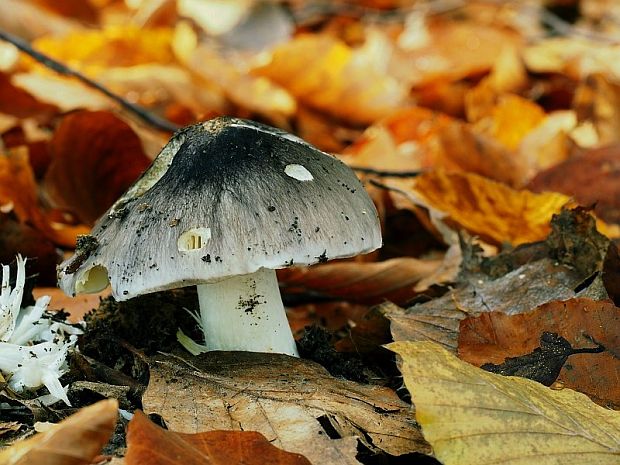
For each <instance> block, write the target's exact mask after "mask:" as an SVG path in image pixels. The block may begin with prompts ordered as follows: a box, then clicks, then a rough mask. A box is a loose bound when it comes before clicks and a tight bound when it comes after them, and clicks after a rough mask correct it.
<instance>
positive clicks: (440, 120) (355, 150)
mask: <svg viewBox="0 0 620 465" xmlns="http://www.w3.org/2000/svg"><path fill="white" fill-rule="evenodd" d="M451 124H454V120H453V119H452V118H450V117H449V116H446V115H443V114H441V113H437V112H434V111H431V110H428V109H426V108H421V107H413V108H408V109H406V110H401V111H398V112H395V113H394V114H393V115H391V116H389V117H387V118H384V119H382V120H381V121H379V122H378V123H377V124H375V125H373V126H371V127H370V128H368V129H367V130H366V131H365V132H364V134H362V136H361V137H360V138H359V139H358V140H357V141H356V142H355V143H354V144H353V145H351V146H350V147H348V148H347V149H346V150H345V151H344V154H345V160H346V161H347V162H349V163H351V164H354V165H355V166H361V167H366V168H374V169H378V170H388V171H389V170H393V171H412V170H418V169H420V168H422V167H424V166H426V165H427V163H428V160H432V159H433V158H435V157H436V156H435V155H434V154H435V152H437V151H439V150H441V146H440V144H439V143H438V141H437V137H438V134H440V133H441V132H442V131H443V130H444V129H445V128H446V127H447V126H449V125H451Z"/></svg>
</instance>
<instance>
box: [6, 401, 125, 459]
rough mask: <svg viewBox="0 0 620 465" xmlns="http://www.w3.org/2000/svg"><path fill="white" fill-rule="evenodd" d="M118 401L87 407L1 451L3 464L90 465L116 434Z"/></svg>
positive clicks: (101, 402) (103, 402)
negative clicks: (114, 433) (48, 428)
mask: <svg viewBox="0 0 620 465" xmlns="http://www.w3.org/2000/svg"><path fill="white" fill-rule="evenodd" d="M117 417H118V403H117V401H116V400H115V399H108V400H102V401H100V402H97V403H96V404H94V405H91V406H89V407H85V408H83V409H81V410H80V411H78V412H77V413H76V414H74V415H72V416H70V417H68V418H66V419H65V420H63V421H61V422H60V423H59V424H58V425H55V426H54V427H53V428H52V429H50V430H48V431H46V432H45V433H40V434H37V435H36V436H34V437H32V438H29V439H26V440H24V441H20V442H17V443H15V444H13V445H12V446H11V447H9V448H7V449H4V450H3V451H0V463H2V464H3V465H32V464H35V463H36V464H37V465H89V464H91V463H92V461H93V459H94V458H95V457H96V456H97V455H98V454H99V453H100V451H101V449H102V448H103V446H104V445H105V444H106V443H107V442H108V439H109V438H110V435H111V434H112V432H113V431H114V426H115V425H116V419H117Z"/></svg>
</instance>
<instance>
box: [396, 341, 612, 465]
mask: <svg viewBox="0 0 620 465" xmlns="http://www.w3.org/2000/svg"><path fill="white" fill-rule="evenodd" d="M388 348H389V349H390V350H393V351H395V352H396V353H398V354H399V355H400V356H401V357H402V367H401V372H402V373H403V378H404V380H405V385H406V386H407V389H408V390H409V391H410V392H411V396H412V398H413V400H414V403H415V406H416V418H417V419H418V421H419V422H420V424H421V426H422V431H423V432H424V437H425V438H426V439H427V440H428V441H429V442H430V443H431V445H432V446H433V452H434V455H435V457H436V458H437V459H438V460H439V461H440V462H441V463H442V464H444V465H457V464H458V465H474V464H475V465H487V464H488V465H491V464H498V463H510V464H518V465H526V464H528V465H529V464H532V463H537V464H540V465H557V464H571V465H578V464H583V463H596V464H598V465H612V464H616V463H618V457H619V456H620V442H619V441H618V438H619V437H620V414H619V413H618V412H613V411H610V410H607V409H604V408H602V407H600V406H598V405H596V404H594V403H593V402H592V401H591V400H590V399H588V398H587V397H586V396H584V395H583V394H580V393H577V392H575V391H571V390H570V389H562V390H559V391H555V390H552V389H550V388H548V387H545V386H543V385H541V384H539V383H537V382H535V381H531V380H528V379H523V378H516V377H504V376H501V375H496V374H493V373H488V372H486V371H484V370H481V369H480V368H476V367H474V366H472V365H470V364H468V363H466V362H463V361H462V360H459V359H458V358H456V356H454V355H452V354H450V353H449V352H447V351H446V350H444V349H442V348H441V347H439V346H438V345H436V344H433V343H430V342H418V343H410V342H398V343H393V344H390V345H389V346H388Z"/></svg>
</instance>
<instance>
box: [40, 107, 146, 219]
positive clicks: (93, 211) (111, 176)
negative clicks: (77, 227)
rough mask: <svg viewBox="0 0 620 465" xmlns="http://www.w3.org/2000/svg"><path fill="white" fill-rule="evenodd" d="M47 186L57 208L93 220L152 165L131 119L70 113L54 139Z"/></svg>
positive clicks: (51, 147)
mask: <svg viewBox="0 0 620 465" xmlns="http://www.w3.org/2000/svg"><path fill="white" fill-rule="evenodd" d="M50 150H51V152H52V163H51V165H50V167H49V169H48V171H47V173H46V175H45V189H46V192H47V194H48V195H49V197H50V199H51V200H52V201H53V202H54V203H55V204H56V206H57V207H60V208H62V209H65V210H68V211H71V212H73V213H74V214H76V216H77V217H78V218H79V219H80V221H82V222H84V223H89V224H92V223H93V222H94V221H95V220H96V219H97V218H98V217H99V216H100V215H101V214H102V213H104V212H105V211H106V210H107V209H108V208H109V207H110V206H111V205H112V204H113V203H114V202H115V201H116V199H118V198H119V197H120V196H121V195H122V194H123V192H125V190H127V188H128V187H129V186H130V185H131V184H132V183H133V181H135V180H136V179H137V178H138V176H140V174H141V173H142V172H143V171H144V170H145V169H146V167H147V166H148V165H149V164H150V160H149V159H148V158H147V156H146V155H145V154H144V151H143V150H142V143H141V141H140V138H139V137H138V136H137V135H136V133H135V132H134V131H133V130H132V129H131V127H129V125H128V124H127V123H125V122H124V121H122V120H120V119H119V118H117V117H116V116H114V115H113V114H112V113H109V112H105V111H92V112H91V111H79V112H75V113H71V114H70V115H68V116H66V117H65V118H64V119H63V120H62V122H61V123H60V125H59V126H58V129H57V130H56V132H55V133H54V137H53V139H52V141H51V143H50Z"/></svg>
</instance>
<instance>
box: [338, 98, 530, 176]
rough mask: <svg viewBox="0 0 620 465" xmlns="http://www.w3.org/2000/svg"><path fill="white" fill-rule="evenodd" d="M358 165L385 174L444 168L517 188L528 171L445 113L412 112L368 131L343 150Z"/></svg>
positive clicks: (397, 114)
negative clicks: (388, 172) (476, 175)
mask: <svg viewBox="0 0 620 465" xmlns="http://www.w3.org/2000/svg"><path fill="white" fill-rule="evenodd" d="M343 159H344V160H345V161H346V162H347V163H349V164H351V165H355V166H361V167H367V168H373V169H377V170H386V171H396V172H402V171H419V170H422V169H428V168H441V169H446V170H450V171H465V172H473V173H478V174H481V175H483V176H486V177H488V178H491V179H496V180H498V181H502V182H506V183H508V184H510V185H519V184H520V183H521V182H522V180H523V179H524V178H525V177H526V174H527V172H528V167H527V165H525V164H524V163H523V161H522V160H520V159H519V158H518V157H515V156H514V154H513V153H511V151H510V150H508V149H507V148H506V147H504V146H502V145H501V144H500V143H499V142H498V141H495V140H493V138H491V137H489V136H485V135H484V134H478V133H476V132H475V131H474V130H473V129H472V127H471V126H470V125H467V124H465V123H463V122H462V121H459V120H457V119H455V118H450V117H448V116H447V115H444V114H442V113H438V112H433V111H431V110H428V109H425V108H420V107H413V108H408V109H405V110H401V111H397V112H395V113H393V114H392V115H390V116H389V117H387V118H384V119H382V120H380V121H378V122H377V123H376V124H374V125H373V126H371V127H369V128H368V129H367V130H366V131H365V132H364V134H363V135H362V136H361V137H360V138H359V139H358V140H357V141H356V142H355V143H354V144H353V145H351V146H350V147H348V148H347V149H346V150H345V151H344V156H343Z"/></svg>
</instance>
